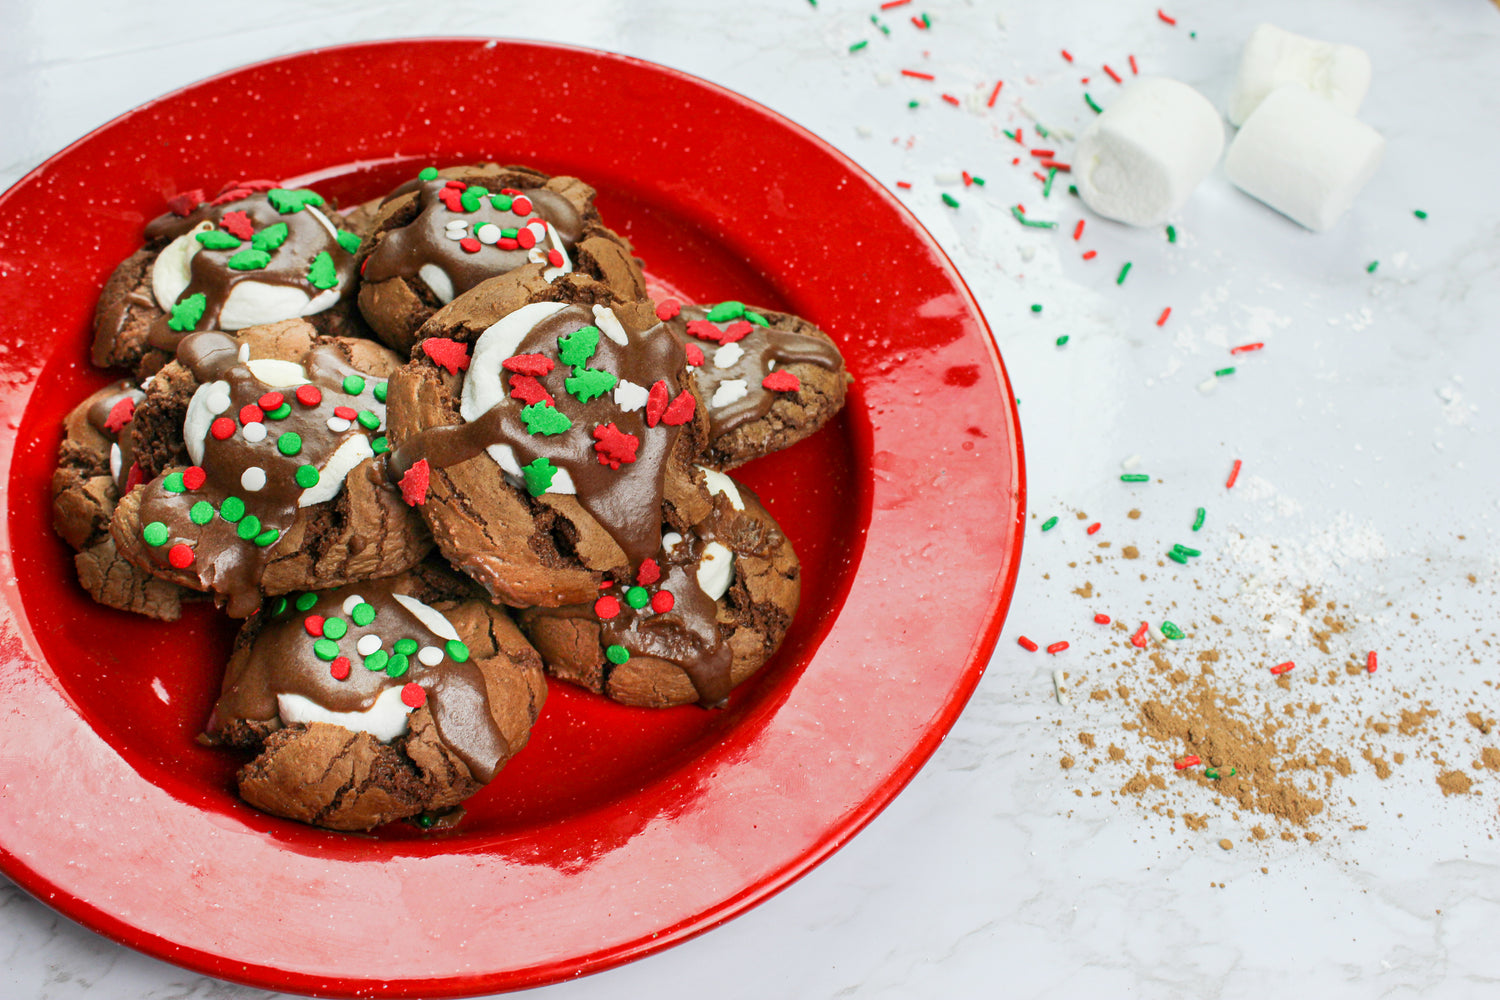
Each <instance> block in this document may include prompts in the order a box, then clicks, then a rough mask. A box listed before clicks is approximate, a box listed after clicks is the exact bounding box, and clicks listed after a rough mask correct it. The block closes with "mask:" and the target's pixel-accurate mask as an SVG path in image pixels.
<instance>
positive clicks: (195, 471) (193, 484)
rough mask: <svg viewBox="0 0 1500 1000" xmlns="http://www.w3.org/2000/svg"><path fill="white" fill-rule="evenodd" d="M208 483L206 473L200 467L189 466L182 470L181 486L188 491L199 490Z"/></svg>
mask: <svg viewBox="0 0 1500 1000" xmlns="http://www.w3.org/2000/svg"><path fill="white" fill-rule="evenodd" d="M206 482H208V473H206V472H204V471H203V467H202V466H200V465H190V466H188V467H187V468H186V469H183V470H182V485H183V486H186V487H187V488H188V489H190V490H196V489H201V488H202V487H203V484H204V483H206Z"/></svg>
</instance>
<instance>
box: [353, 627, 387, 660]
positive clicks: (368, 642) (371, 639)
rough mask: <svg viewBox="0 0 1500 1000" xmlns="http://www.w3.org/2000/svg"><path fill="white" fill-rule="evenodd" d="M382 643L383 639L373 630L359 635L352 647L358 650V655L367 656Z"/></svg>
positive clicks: (383, 643)
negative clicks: (357, 640)
mask: <svg viewBox="0 0 1500 1000" xmlns="http://www.w3.org/2000/svg"><path fill="white" fill-rule="evenodd" d="M384 645H385V640H384V639H382V638H380V636H378V635H376V634H375V633H374V632H366V633H365V634H364V635H362V636H360V637H359V642H357V643H355V645H354V648H355V650H357V651H358V652H359V655H360V656H369V655H370V654H371V653H373V652H375V650H377V649H379V648H380V647H381V646H384Z"/></svg>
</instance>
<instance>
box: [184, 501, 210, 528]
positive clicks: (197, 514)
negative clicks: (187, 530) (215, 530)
mask: <svg viewBox="0 0 1500 1000" xmlns="http://www.w3.org/2000/svg"><path fill="white" fill-rule="evenodd" d="M188 517H190V518H192V520H193V523H194V524H207V523H208V522H209V521H212V520H213V519H214V505H213V504H211V503H209V502H208V501H207V500H199V501H198V502H197V503H195V504H193V506H192V507H191V508H190V509H189V510H188Z"/></svg>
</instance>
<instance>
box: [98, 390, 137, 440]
mask: <svg viewBox="0 0 1500 1000" xmlns="http://www.w3.org/2000/svg"><path fill="white" fill-rule="evenodd" d="M134 419H135V400H133V399H131V398H130V397H129V396H126V397H125V398H124V399H121V400H117V401H116V402H115V405H114V406H111V407H110V408H109V416H107V417H105V418H104V429H105V430H107V431H109V432H110V433H111V434H118V433H120V428H122V427H124V426H125V425H126V424H128V423H130V421H132V420H134Z"/></svg>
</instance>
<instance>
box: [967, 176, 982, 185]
mask: <svg viewBox="0 0 1500 1000" xmlns="http://www.w3.org/2000/svg"><path fill="white" fill-rule="evenodd" d="M969 180H971V181H973V182H974V183H975V184H978V185H979V186H980V187H984V178H983V177H979V176H977V175H975V174H970V175H969Z"/></svg>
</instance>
